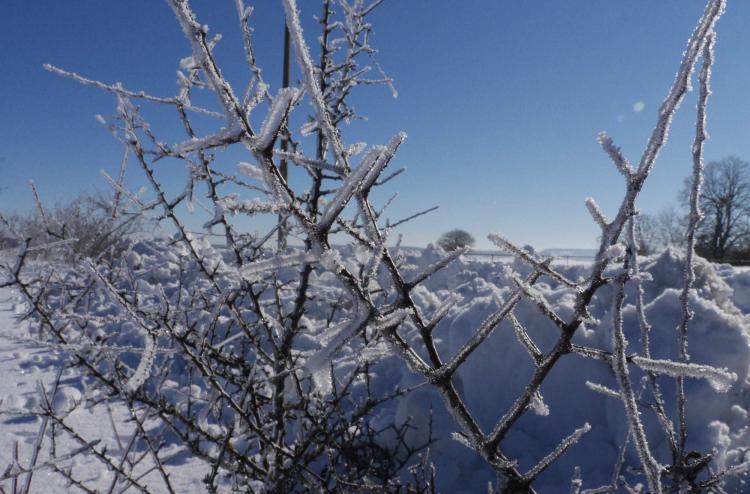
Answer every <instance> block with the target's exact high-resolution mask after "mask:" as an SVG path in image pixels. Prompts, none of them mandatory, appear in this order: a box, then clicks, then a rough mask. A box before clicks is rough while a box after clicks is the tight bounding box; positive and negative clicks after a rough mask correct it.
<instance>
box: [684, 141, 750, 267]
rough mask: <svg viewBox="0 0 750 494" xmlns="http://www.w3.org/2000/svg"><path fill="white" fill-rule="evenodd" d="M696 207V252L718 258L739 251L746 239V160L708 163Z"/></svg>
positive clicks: (749, 211)
mask: <svg viewBox="0 0 750 494" xmlns="http://www.w3.org/2000/svg"><path fill="white" fill-rule="evenodd" d="M686 190H689V189H688V188H686ZM684 196H685V197H687V193H685V194H684ZM700 206H701V210H702V211H703V217H702V220H701V223H700V227H699V232H698V244H697V248H698V252H699V253H700V254H701V255H704V256H706V257H708V258H709V259H714V260H722V259H727V258H728V257H730V256H731V255H732V253H733V252H736V251H738V250H741V249H742V248H743V247H744V246H745V244H746V243H747V242H748V240H750V163H748V162H747V161H744V160H742V159H740V158H738V157H736V156H728V157H726V158H724V159H722V160H719V161H711V162H709V163H708V164H707V165H706V169H705V180H704V184H703V187H702V189H701V195H700Z"/></svg>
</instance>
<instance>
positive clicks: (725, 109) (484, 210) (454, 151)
mask: <svg viewBox="0 0 750 494" xmlns="http://www.w3.org/2000/svg"><path fill="white" fill-rule="evenodd" d="M255 3H257V4H258V5H257V8H256V12H255V13H254V14H253V19H254V20H255V22H254V28H255V40H256V49H257V51H258V55H259V60H260V64H261V66H262V67H263V69H264V74H265V76H266V77H267V79H268V80H269V82H272V83H277V82H278V79H279V77H278V75H280V72H281V67H280V60H279V58H280V57H279V53H280V44H279V41H280V40H281V35H282V22H283V18H282V14H281V8H280V4H279V3H277V2H275V1H273V0H263V1H261V2H255ZM192 4H193V5H194V7H195V9H196V11H197V12H198V15H199V18H200V20H201V22H203V23H205V24H207V25H208V26H209V27H210V28H211V31H212V32H221V33H222V34H223V35H224V39H223V41H222V42H221V43H220V45H219V47H218V49H217V56H218V58H219V62H220V63H221V64H222V68H223V70H224V72H225V74H226V75H227V76H228V77H229V78H230V80H232V81H233V82H236V84H237V86H238V87H242V86H241V84H242V83H243V82H244V80H245V79H244V78H245V68H244V66H242V64H241V62H242V53H241V47H240V44H239V34H238V29H237V21H236V15H235V12H234V2H233V1H230V0H211V1H209V0H193V2H192ZM300 6H301V8H302V15H303V17H305V18H307V19H309V18H310V16H311V15H312V14H314V13H316V12H317V10H318V8H317V7H318V2H316V1H315V0H301V1H300ZM702 10H703V2H699V1H693V0H690V1H686V0H685V1H678V0H670V1H666V0H665V1H659V2H654V1H652V0H634V1H628V2H615V1H601V0H570V1H565V2H561V1H559V0H545V1H541V0H528V1H524V2H517V1H506V0H497V1H490V0H483V1H479V0H464V1H462V2H448V1H444V0H443V1H437V0H389V1H386V3H385V4H384V5H383V6H382V7H380V8H379V10H378V11H377V12H376V13H375V14H374V15H373V17H372V23H373V24H374V26H375V36H374V38H373V45H374V46H376V47H377V48H378V49H379V50H380V54H379V57H378V59H379V61H380V63H381V65H382V66H383V68H384V69H385V71H386V72H387V73H388V74H389V75H390V76H392V77H393V78H394V79H395V85H396V87H397V89H398V91H399V97H398V98H397V99H393V98H392V97H391V96H390V93H389V91H388V90H387V89H386V88H365V89H362V90H360V92H359V93H357V97H356V102H357V108H358V109H359V110H360V111H361V113H363V114H364V115H366V116H367V117H368V121H366V122H357V123H355V124H353V125H352V126H351V128H350V129H348V130H346V131H345V133H344V136H345V139H346V140H347V141H348V142H356V141H367V142H368V143H371V144H377V143H384V142H386V141H387V140H388V139H389V138H390V137H391V136H392V135H394V134H395V133H396V132H398V131H402V130H403V131H405V132H406V133H407V134H408V135H409V139H408V140H407V142H406V144H405V145H404V146H403V147H402V149H401V151H400V153H399V155H398V159H397V161H396V163H395V165H396V166H406V167H407V168H408V172H407V173H406V174H404V175H402V176H401V177H400V178H399V180H397V181H394V182H392V183H391V188H390V189H389V191H399V192H400V193H401V195H400V198H399V199H398V200H397V202H396V203H395V204H394V206H393V207H392V210H391V215H390V216H391V218H392V219H393V220H396V219H399V218H401V217H404V216H408V215H409V214H411V213H413V212H416V211H418V210H420V209H424V208H427V207H430V206H433V205H439V206H440V209H439V210H437V211H436V212H434V213H431V214H430V215H428V216H425V217H423V218H421V219H420V220H417V221H414V222H411V223H408V224H407V225H405V226H404V228H403V233H404V242H405V243H406V244H410V245H424V244H426V243H428V242H430V241H432V240H434V239H435V238H437V237H438V236H439V235H440V233H441V232H443V231H446V230H448V229H451V228H455V227H460V228H464V229H466V230H468V231H469V232H471V233H472V234H473V235H474V236H475V237H476V238H477V240H478V244H477V246H478V247H480V248H487V247H489V243H488V242H487V241H486V240H485V238H486V234H487V233H490V232H501V233H503V234H504V235H506V236H508V237H510V238H511V239H513V240H515V241H517V242H518V243H531V244H533V245H535V246H536V247H540V248H544V247H552V246H557V247H561V246H564V247H593V246H594V243H595V240H596V236H597V230H596V227H595V226H594V225H593V223H592V222H591V220H590V218H589V217H588V214H587V213H586V210H585V207H584V202H583V201H584V199H585V198H586V197H588V196H593V197H594V198H595V199H596V200H597V201H598V202H599V203H600V205H601V206H602V208H603V209H604V210H605V212H606V211H613V210H614V209H615V208H616V206H617V204H618V203H619V199H620V197H621V194H622V191H623V184H622V179H621V178H620V176H619V175H618V173H617V172H616V170H615V169H614V167H612V166H611V165H610V164H609V163H608V160H607V158H606V156H605V155H604V153H603V152H602V151H601V150H600V148H599V146H598V144H597V142H596V136H597V134H598V133H599V132H600V131H602V130H606V131H607V132H608V133H609V134H610V135H611V136H612V137H613V138H614V139H615V141H616V142H617V143H618V144H619V145H620V146H622V148H623V150H624V152H625V154H626V155H627V156H628V157H629V158H630V159H631V161H638V159H639V158H640V154H641V152H642V149H643V146H644V144H645V142H646V140H647V138H648V136H649V134H650V132H651V129H652V126H653V124H654V122H655V118H656V112H657V109H658V106H659V104H660V102H661V100H662V98H663V97H664V96H665V94H666V91H667V90H668V88H669V86H670V84H671V82H672V80H673V77H674V73H675V71H676V69H677V66H678V63H679V58H680V56H681V53H682V50H683V49H684V46H685V43H686V41H687V38H688V37H689V35H690V33H691V32H692V29H693V26H694V24H695V22H696V20H697V19H698V17H699V16H700V13H701V12H702ZM0 18H2V19H3V20H4V31H5V35H4V41H3V43H2V44H0V61H2V66H3V67H2V70H1V71H0V88H2V90H1V91H0V186H5V187H7V189H6V190H4V191H3V192H2V193H1V194H0V211H11V210H15V209H23V208H28V207H29V206H30V205H31V201H30V194H29V192H28V188H27V187H26V181H27V180H28V179H33V180H34V181H35V182H36V183H37V185H38V186H39V188H40V190H41V192H42V194H43V196H44V198H45V200H46V201H48V202H54V201H56V200H65V199H66V198H69V197H71V196H72V195H74V194H75V193H76V192H77V191H80V190H82V189H85V188H91V187H100V188H102V187H104V183H103V181H102V179H101V177H100V175H99V170H100V169H107V170H110V171H112V172H114V170H116V168H117V164H118V162H119V159H120V156H121V148H120V146H119V144H118V143H117V142H116V141H115V140H114V139H112V137H111V136H110V135H109V134H108V133H107V131H105V130H104V129H102V127H101V126H100V125H99V124H98V123H97V122H96V120H95V119H94V115H95V114H97V113H100V114H103V115H109V114H111V113H113V110H114V99H113V97H112V96H111V95H108V94H104V93H101V92H99V91H97V90H94V89H92V88H87V87H82V86H79V85H77V84H75V83H73V82H72V81H69V80H66V79H63V78H61V77H59V76H55V75H53V74H50V73H48V72H46V71H44V70H43V69H42V64H43V63H52V64H55V65H58V66H60V67H62V68H65V69H69V70H73V71H76V72H79V73H81V74H83V75H86V76H89V77H92V78H97V79H100V80H103V81H106V82H114V81H121V82H122V83H123V84H124V85H125V86H126V87H128V88H132V89H144V90H146V91H148V92H150V93H153V94H156V95H163V96H167V95H171V94H173V93H174V91H175V80H176V76H175V70H176V67H177V62H178V61H179V59H180V58H182V57H184V56H186V55H188V54H189V47H188V44H187V41H186V40H185V39H184V37H183V35H182V33H181V32H180V29H179V27H178V25H177V23H176V21H175V20H174V19H173V17H172V13H171V11H170V9H169V8H168V7H167V5H166V3H164V2H160V1H156V0H129V1H127V2H115V1H102V0H76V1H74V2H72V1H69V2H60V1H42V2H25V1H21V0H9V1H5V2H1V3H0ZM748 19H750V3H748V2H740V1H739V0H734V1H732V0H730V1H729V6H728V10H727V14H726V15H725V16H724V17H723V18H722V19H721V20H720V21H719V24H718V27H717V30H718V46H717V57H716V64H715V66H714V79H713V89H714V95H713V96H712V98H711V100H710V103H709V105H710V106H709V124H708V129H709V132H710V134H711V139H710V140H709V141H708V144H707V145H706V157H707V159H709V160H710V159H719V158H721V157H723V156H726V155H729V154H735V155H739V156H740V157H743V158H745V159H750V139H749V138H748V135H747V133H748V124H747V122H750V96H749V95H748V88H750V64H747V62H746V61H745V60H746V58H747V53H748V48H750V32H748V31H747V29H746V27H747V21H748ZM306 27H307V31H306V35H307V39H308V40H312V39H313V37H317V31H315V25H314V24H313V23H311V22H310V23H308V24H307V25H306ZM694 109H695V94H694V93H692V94H691V95H689V96H688V98H687V99H686V100H685V102H684V104H683V106H682V108H681V110H680V113H679V114H678V117H677V119H676V121H675V124H674V130H673V133H672V137H671V139H670V142H669V143H668V145H667V147H666V149H665V150H664V151H663V153H662V155H661V156H660V158H659V160H658V162H657V165H656V168H655V171H654V174H653V176H652V177H651V179H650V181H649V183H648V184H647V185H646V187H645V189H644V192H643V195H642V198H641V202H640V205H641V208H642V209H643V210H645V211H655V210H658V209H659V208H661V207H662V206H664V205H666V204H668V203H670V202H676V197H677V194H678V191H679V190H680V188H681V185H682V180H683V177H684V176H686V175H688V174H689V171H690V166H691V163H690V159H691V158H690V144H691V142H692V134H693V121H694ZM153 119H154V124H155V125H161V124H163V125H164V126H165V127H166V126H167V125H168V124H170V122H173V117H172V115H171V113H170V114H160V113H158V112H157V113H154V114H153ZM175 135H176V134H175ZM132 171H133V172H134V178H133V180H132V181H131V182H130V183H131V185H133V186H136V185H138V184H139V183H140V181H139V180H138V178H137V170H135V168H133V170H132ZM179 180H182V179H179Z"/></svg>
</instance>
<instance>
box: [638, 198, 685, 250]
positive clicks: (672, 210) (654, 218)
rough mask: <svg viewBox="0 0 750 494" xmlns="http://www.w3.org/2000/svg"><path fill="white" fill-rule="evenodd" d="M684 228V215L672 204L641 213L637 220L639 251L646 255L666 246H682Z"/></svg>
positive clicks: (683, 243) (683, 244)
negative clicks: (658, 209)
mask: <svg viewBox="0 0 750 494" xmlns="http://www.w3.org/2000/svg"><path fill="white" fill-rule="evenodd" d="M686 228H687V223H686V216H685V215H684V214H682V213H680V212H679V211H678V210H677V208H676V207H675V206H674V205H669V206H667V207H665V208H663V209H661V210H660V211H659V212H657V213H656V214H642V215H641V216H639V220H638V229H639V235H638V238H639V246H638V248H639V250H640V253H641V254H643V255H648V254H653V253H654V252H658V251H660V250H663V249H666V248H667V247H684V246H685V230H686Z"/></svg>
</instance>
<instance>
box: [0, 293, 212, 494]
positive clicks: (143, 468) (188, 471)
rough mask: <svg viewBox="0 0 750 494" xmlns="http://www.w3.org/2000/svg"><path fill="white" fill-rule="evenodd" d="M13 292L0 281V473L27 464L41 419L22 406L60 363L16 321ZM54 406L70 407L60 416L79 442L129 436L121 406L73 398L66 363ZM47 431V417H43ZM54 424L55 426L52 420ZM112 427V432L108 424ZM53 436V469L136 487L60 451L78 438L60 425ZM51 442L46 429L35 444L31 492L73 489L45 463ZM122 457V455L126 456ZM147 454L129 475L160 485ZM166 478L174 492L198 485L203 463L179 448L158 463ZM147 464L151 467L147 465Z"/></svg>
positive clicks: (137, 451)
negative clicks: (90, 404) (169, 460)
mask: <svg viewBox="0 0 750 494" xmlns="http://www.w3.org/2000/svg"><path fill="white" fill-rule="evenodd" d="M18 304H19V297H18V296H17V295H16V294H15V293H14V292H13V291H11V290H10V289H0V399H1V400H2V402H0V478H2V477H3V475H4V474H7V473H10V470H11V469H14V468H19V467H20V468H21V469H24V470H27V469H28V468H29V467H30V459H31V458H32V455H33V451H34V444H35V442H36V440H37V437H38V435H39V431H40V428H41V427H42V424H43V419H42V418H40V417H37V416H34V415H30V414H29V412H30V411H31V412H33V411H37V410H39V406H38V405H39V401H40V396H41V395H40V386H41V387H43V388H44V389H45V390H46V391H47V393H51V392H52V390H53V389H54V383H55V382H56V379H57V374H58V369H57V368H56V367H54V366H53V365H51V363H52V362H54V361H57V362H58V363H60V364H62V365H64V364H65V361H64V360H63V359H57V358H56V355H55V352H53V351H52V350H51V349H50V348H49V347H47V346H44V345H41V344H37V343H36V342H35V341H34V339H33V337H31V335H29V334H28V330H27V328H26V325H25V324H24V323H21V322H19V321H18V317H17V313H18V312H19V311H18V310H17V308H18V307H19V306H18ZM51 401H52V405H53V407H54V409H55V410H58V411H59V410H70V414H69V415H68V416H67V418H66V419H65V422H66V423H67V424H69V425H70V426H71V427H72V428H74V429H75V430H76V431H77V432H78V433H79V434H80V435H81V438H82V439H83V440H84V442H92V441H99V443H98V444H97V445H96V446H95V447H96V448H97V450H100V451H101V450H102V449H103V448H104V447H105V446H106V448H107V451H108V452H109V454H110V455H111V454H113V453H115V454H116V452H118V450H119V451H124V450H125V449H126V445H127V443H128V440H129V438H130V434H131V431H132V430H133V429H132V428H133V424H132V423H131V422H130V421H129V410H128V409H127V408H126V407H125V406H117V405H116V404H114V405H111V406H110V410H111V418H110V411H108V410H107V407H106V406H103V405H100V406H97V407H94V408H85V407H83V406H82V405H81V402H82V395H81V387H80V384H79V382H78V378H77V377H76V372H75V371H74V370H73V369H67V370H63V371H62V373H61V374H60V385H59V387H58V389H57V392H56V393H55V396H54V397H53V398H52V399H51ZM47 428H48V432H49V431H50V430H51V429H52V425H51V424H48V425H47ZM57 429H58V431H59V427H57ZM115 429H116V432H115ZM58 434H59V435H58V437H57V440H56V444H55V446H54V447H55V449H56V455H57V456H58V457H63V459H60V460H57V461H55V462H54V464H55V465H56V467H58V468H59V469H61V470H69V471H70V473H71V475H72V476H73V477H74V478H76V479H78V480H81V481H85V482H86V484H87V486H89V487H92V486H93V487H95V488H96V489H97V490H98V491H100V492H116V493H121V492H126V491H127V492H137V491H138V489H135V488H134V487H133V486H132V485H130V484H129V483H128V482H127V481H122V480H120V481H119V482H117V483H116V484H114V488H112V490H110V488H111V487H112V486H113V480H115V475H114V474H113V472H112V471H111V470H110V469H108V468H107V466H106V465H105V464H104V463H102V462H101V461H99V460H98V459H97V458H96V457H95V456H92V455H86V456H84V455H77V456H75V457H73V458H72V459H67V458H64V457H65V455H66V453H70V452H73V451H75V450H76V449H79V448H80V447H81V443H80V442H79V441H76V440H75V439H72V438H71V437H70V436H69V435H67V434H65V433H64V432H58ZM16 445H17V447H18V454H17V457H18V458H19V462H18V466H16V467H14V466H13V465H14V461H13V459H14V456H15V453H14V451H15V448H16ZM51 448H52V443H51V441H50V438H49V436H47V437H45V440H44V441H43V442H42V444H41V448H40V450H39V456H38V459H37V462H36V465H37V467H41V468H38V470H36V471H34V472H33V475H32V479H31V489H30V491H29V492H32V493H39V494H45V493H50V494H53V493H67V492H81V491H80V490H79V489H77V488H75V486H73V485H71V484H70V482H69V481H68V480H66V479H65V477H64V476H63V475H61V474H60V473H56V472H55V471H54V468H53V467H52V466H51V465H49V464H46V463H47V462H49V460H50V451H51ZM142 454H143V447H142V445H135V446H134V447H133V448H131V454H130V455H129V456H130V458H137V457H140V456H141V455H142ZM126 463H127V462H126ZM152 467H153V462H152V461H150V459H149V458H148V457H146V458H145V459H144V460H143V461H142V462H141V463H140V464H139V465H138V466H137V467H136V468H135V473H134V477H138V476H140V475H143V474H145V475H144V476H143V478H141V479H139V483H140V484H141V485H142V486H144V487H146V488H147V489H148V491H149V492H154V493H157V492H168V491H167V489H166V488H165V486H164V483H163V482H162V480H161V478H160V475H159V473H158V472H156V471H155V470H151V469H152ZM166 468H167V471H168V472H169V473H170V474H171V475H170V482H171V484H172V488H173V489H174V490H175V492H201V491H203V489H202V486H201V479H202V477H203V476H204V475H205V474H206V473H207V470H206V467H205V465H203V464H201V463H200V462H198V461H196V460H193V459H191V458H189V457H186V456H184V455H179V456H176V457H175V458H174V461H173V462H172V463H170V464H168V465H167V466H166ZM149 470H151V471H150V472H149ZM26 479H27V475H21V476H20V477H19V482H18V485H19V486H22V485H25V482H26ZM11 485H12V480H10V479H9V480H5V481H0V489H3V492H9V493H12V492H13V490H12V487H11Z"/></svg>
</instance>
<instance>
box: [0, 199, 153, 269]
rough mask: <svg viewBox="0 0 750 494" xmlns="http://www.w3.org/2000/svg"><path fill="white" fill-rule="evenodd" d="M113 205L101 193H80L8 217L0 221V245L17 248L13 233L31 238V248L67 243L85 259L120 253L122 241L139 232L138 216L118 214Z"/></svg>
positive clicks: (60, 252) (44, 252) (49, 252)
mask: <svg viewBox="0 0 750 494" xmlns="http://www.w3.org/2000/svg"><path fill="white" fill-rule="evenodd" d="M114 204H115V203H114V202H112V199H111V198H110V197H108V196H106V195H105V194H104V193H99V192H95V193H82V194H80V195H78V196H76V197H74V198H73V199H71V200H69V201H68V202H62V203H57V204H55V205H54V206H53V207H51V208H49V209H47V208H45V209H44V211H41V210H40V209H39V207H37V209H36V210H33V211H30V212H28V213H15V214H11V215H8V216H7V217H4V218H3V219H2V220H0V245H2V244H5V245H6V247H11V246H14V245H16V244H17V240H16V239H14V236H13V235H12V232H14V231H15V232H17V234H18V236H20V237H23V238H28V239H30V245H31V246H37V245H42V244H44V243H48V242H50V241H61V240H70V241H71V244H70V246H71V247H72V252H75V253H76V254H79V255H83V256H86V257H96V256H98V255H100V254H102V253H104V252H107V251H110V250H111V249H113V248H114V249H115V250H116V251H119V250H120V249H122V248H123V241H124V240H125V239H126V238H127V237H128V236H130V235H132V234H134V233H136V232H137V231H139V229H140V227H141V221H140V220H141V216H140V215H139V214H128V213H127V212H125V211H120V210H119V206H115V205H114ZM113 208H116V209H113ZM3 232H5V234H3ZM3 238H4V239H5V240H3ZM0 248H2V247H0ZM69 254H70V251H69V250H66V249H56V250H50V249H44V250H41V251H39V253H38V255H43V256H50V255H51V256H53V257H54V256H56V255H65V256H67V255H69Z"/></svg>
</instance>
